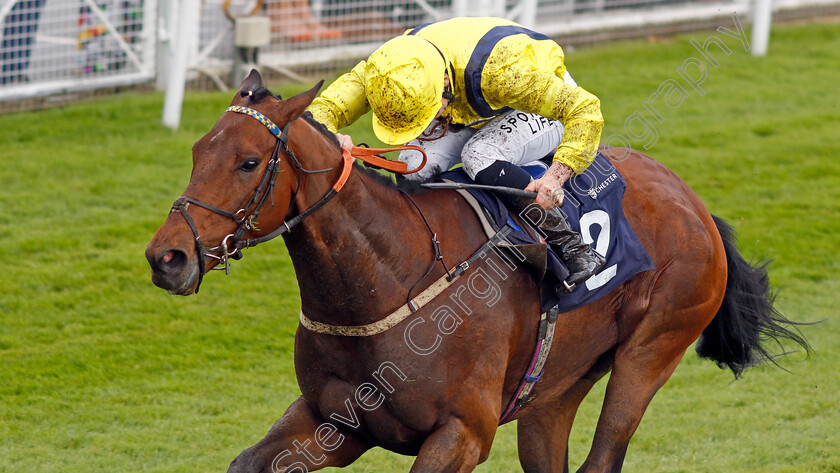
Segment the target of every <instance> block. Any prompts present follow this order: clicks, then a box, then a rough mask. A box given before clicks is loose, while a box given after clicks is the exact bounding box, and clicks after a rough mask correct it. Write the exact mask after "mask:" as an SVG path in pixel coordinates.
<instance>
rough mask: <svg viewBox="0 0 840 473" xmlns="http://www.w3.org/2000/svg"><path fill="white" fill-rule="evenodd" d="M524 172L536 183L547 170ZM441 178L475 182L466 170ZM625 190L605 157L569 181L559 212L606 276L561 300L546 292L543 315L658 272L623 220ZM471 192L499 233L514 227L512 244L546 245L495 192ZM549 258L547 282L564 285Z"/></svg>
mask: <svg viewBox="0 0 840 473" xmlns="http://www.w3.org/2000/svg"><path fill="white" fill-rule="evenodd" d="M525 169H526V170H528V172H530V173H531V174H532V175H533V176H534V177H535V178H537V177H539V176H540V175H542V173H544V172H545V169H546V166H545V165H544V164H543V163H542V162H537V163H535V164H534V165H528V166H525ZM440 178H441V179H445V180H448V181H453V182H461V183H472V180H471V179H470V178H469V176H467V174H466V173H465V172H464V171H463V170H462V169H455V170H452V171H448V172H445V173H443V174H441V176H440ZM626 187H627V184H626V183H625V181H624V178H623V177H622V176H621V174H620V173H619V172H618V170H617V169H616V168H615V166H613V165H612V163H611V162H610V161H609V159H607V158H606V157H604V155H602V154H600V153H599V154H598V156H597V157H596V158H595V161H594V162H593V163H592V165H590V166H589V168H588V169H587V170H586V171H585V172H583V173H581V174H579V175H577V176H575V177H573V178H571V179H569V181H567V182H566V184H565V185H564V187H563V190H564V191H565V193H566V201H565V203H564V204H563V206H562V207H561V208H560V210H561V211H562V212H563V215H564V216H565V217H566V219H567V220H568V222H569V225H570V226H571V228H572V230H574V231H576V232H580V234H581V236H582V237H583V240H584V241H585V242H586V243H589V244H590V245H592V248H593V249H594V250H595V251H597V252H598V253H600V254H601V255H602V256H604V258H606V260H607V262H606V264H605V265H604V266H603V268H601V271H599V272H598V273H597V274H595V275H594V276H592V277H591V278H589V279H588V280H587V281H586V282H584V283H582V284H578V285H577V287H575V288H574V289H573V290H572V292H570V293H567V294H563V295H562V296H560V297H558V296H557V295H556V294H555V293H554V291H543V301H542V308H543V310H547V309H549V308H551V307H553V306H555V305H556V306H557V307H558V309H559V311H560V312H568V311H570V310H573V309H577V308H579V307H582V306H584V305H586V304H589V303H591V302H593V301H595V300H597V299H599V298H601V297H603V296H604V295H606V294H607V293H609V292H610V291H612V290H613V289H615V288H616V287H618V286H619V285H620V284H621V283H623V282H624V281H626V280H627V279H629V278H630V277H632V276H633V275H635V274H637V273H640V272H642V271H648V270H651V269H654V265H653V261H652V260H651V259H650V256H649V255H648V253H647V251H646V250H645V248H644V247H643V246H642V244H641V242H640V241H639V238H638V237H637V236H636V233H635V232H634V231H633V228H632V227H631V226H630V222H628V221H627V217H626V216H625V215H624V210H623V209H622V206H621V202H622V199H623V198H624V190H625V189H626ZM468 192H469V193H470V194H471V195H472V196H473V197H474V198H475V199H476V200H477V201H478V203H479V204H480V205H481V206H482V207H483V208H484V210H485V213H486V214H487V215H488V217H490V220H491V223H493V224H495V225H494V226H495V227H496V229H497V230H498V229H500V228H502V227H503V226H505V225H509V226H510V227H512V228H513V231H512V232H511V233H510V234H509V235H508V236H507V241H508V242H509V243H511V244H513V245H515V246H517V247H524V246H527V245H535V244H543V243H544V242H542V241H538V240H537V239H535V238H534V237H533V236H532V235H533V232H532V231H528V232H526V231H524V230H523V229H522V227H521V226H520V225H518V224H517V223H516V222H515V221H514V220H513V219H512V218H511V216H510V214H509V212H508V210H507V208H505V206H504V204H503V203H502V202H501V201H500V200H499V199H498V198H497V197H496V195H495V194H494V193H492V192H487V191H482V190H477V189H469V191H468ZM545 254H546V256H545V258H546V261H545V264H544V267H545V268H546V274H545V279H546V280H551V279H553V280H554V281H552V283H553V284H558V283H559V282H560V281H563V280H565V279H566V278H567V277H568V275H569V272H568V270H567V269H566V267H565V266H564V265H563V264H562V263H561V262H560V259H559V258H558V257H557V255H555V254H554V252H553V251H551V249H550V248H549V251H548V252H545ZM540 263H541V262H540ZM538 264H539V263H538ZM540 265H541V264H540Z"/></svg>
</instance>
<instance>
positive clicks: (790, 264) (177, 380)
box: [0, 22, 840, 473]
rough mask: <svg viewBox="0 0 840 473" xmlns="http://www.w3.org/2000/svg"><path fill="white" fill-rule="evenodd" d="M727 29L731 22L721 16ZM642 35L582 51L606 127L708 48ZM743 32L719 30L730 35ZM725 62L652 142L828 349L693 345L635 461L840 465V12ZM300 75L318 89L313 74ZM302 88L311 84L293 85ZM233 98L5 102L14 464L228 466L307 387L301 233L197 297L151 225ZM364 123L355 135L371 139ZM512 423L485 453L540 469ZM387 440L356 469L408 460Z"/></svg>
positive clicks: (634, 448)
mask: <svg viewBox="0 0 840 473" xmlns="http://www.w3.org/2000/svg"><path fill="white" fill-rule="evenodd" d="M722 24H724V26H729V25H728V24H725V22H722ZM709 34H711V32H708V33H695V34H692V35H688V36H680V37H677V38H674V39H673V40H669V41H667V42H664V43H663V42H659V43H648V42H642V41H637V42H625V43H619V44H610V45H605V46H601V47H598V48H594V49H589V50H585V51H581V52H578V53H574V54H570V55H569V56H568V58H567V63H568V65H569V68H570V70H571V71H572V73H573V74H574V76H575V78H576V79H577V81H578V82H579V83H580V84H582V85H584V86H585V87H587V88H588V89H590V90H591V91H593V92H594V93H596V94H597V95H598V96H599V97H600V98H601V101H602V106H603V111H604V115H605V118H606V120H607V124H608V125H607V129H606V132H605V135H604V136H605V137H606V136H609V135H611V134H613V133H624V132H623V123H624V120H625V118H626V117H628V116H629V115H630V114H632V113H633V112H634V111H635V110H638V111H639V112H640V113H642V114H643V115H644V116H645V117H646V118H647V119H648V120H651V119H652V118H651V116H650V114H649V113H648V112H646V111H645V109H644V108H643V102H644V101H645V100H647V99H648V97H649V96H650V94H651V93H653V91H655V90H656V88H657V86H658V85H659V84H661V83H662V82H663V81H665V80H666V79H675V80H678V81H679V80H681V79H680V77H679V76H678V74H677V72H676V68H678V67H680V65H681V64H682V63H683V61H684V60H685V59H686V58H688V57H691V56H695V57H698V54H697V52H696V51H695V50H694V49H693V48H692V47H691V45H690V44H689V42H688V40H689V38H692V37H693V38H695V39H698V40H700V41H701V42H702V41H703V39H705V38H706V36H708V35H709ZM719 36H721V35H719ZM721 37H722V38H723V39H725V40H726V43H727V44H728V45H729V46H730V47H731V48H732V50H733V53H732V54H731V55H730V56H724V55H722V54H718V55H717V56H718V60H719V61H720V63H721V65H720V67H718V68H716V69H715V68H709V70H708V76H707V78H706V81H705V83H704V84H703V88H704V89H705V91H706V93H705V95H704V96H702V97H701V96H699V95H698V94H697V93H695V92H694V91H693V90H692V89H690V88H689V87H688V86H687V85H685V84H683V85H684V87H686V89H687V90H688V91H689V92H688V93H689V96H688V97H687V98H686V99H685V101H684V102H683V104H682V105H681V106H680V107H678V108H673V109H668V108H667V107H664V106H662V107H661V109H660V111H661V112H662V113H663V116H664V118H665V121H664V122H663V123H661V124H660V123H658V122H656V123H655V126H656V128H657V131H658V133H659V139H658V142H657V143H656V145H655V146H653V148H651V149H650V150H648V153H649V154H651V155H652V156H654V157H655V158H657V159H659V160H661V161H662V162H664V163H665V164H667V165H668V166H670V167H671V168H672V169H674V170H675V171H676V172H677V173H678V174H679V175H680V176H682V177H683V179H685V180H686V181H687V182H688V183H689V184H690V185H691V186H692V187H693V188H694V189H695V190H696V191H697V192H698V193H699V194H700V196H701V197H702V198H703V200H704V201H705V202H706V204H707V206H708V207H709V209H711V211H712V212H714V213H715V214H717V215H719V216H721V217H723V218H726V219H727V220H728V221H729V222H730V223H732V224H733V225H734V226H735V227H736V229H737V230H738V232H739V234H740V241H741V245H740V247H741V249H742V251H743V252H744V253H745V254H746V255H748V257H750V256H756V257H759V256H768V257H772V258H775V262H774V263H773V265H772V266H771V270H772V271H771V275H772V281H773V283H774V285H776V286H777V287H781V288H782V292H781V295H780V296H779V299H778V306H779V307H780V308H781V309H782V310H783V311H784V312H785V313H786V314H787V315H788V316H789V317H791V318H793V319H797V320H801V321H816V320H825V321H824V322H823V323H821V324H819V325H815V326H808V327H804V328H803V332H804V333H805V335H806V336H807V338H808V339H809V340H810V342H811V343H812V345H813V347H814V349H815V354H814V356H813V357H811V358H810V359H808V360H805V359H804V357H803V356H802V354H801V353H800V354H795V355H792V356H790V357H788V358H787V359H785V360H784V361H783V365H784V366H785V367H787V368H788V369H789V370H790V371H791V373H787V372H785V371H782V370H779V369H777V368H775V367H773V366H762V367H758V368H755V369H753V370H751V371H749V372H748V373H747V374H746V376H745V377H744V378H743V379H741V380H739V381H737V382H732V376H731V374H729V373H728V372H723V371H720V370H718V369H717V368H716V367H715V366H714V365H713V364H712V363H709V362H708V361H701V360H699V359H697V357H696V356H694V354H693V353H689V355H687V356H686V358H685V359H684V361H683V362H682V364H681V365H680V367H679V368H678V369H677V371H676V373H675V374H674V376H673V378H672V379H671V380H670V381H669V382H668V384H666V385H665V387H664V388H663V389H662V390H661V391H660V392H659V394H658V395H657V396H656V398H655V399H654V401H653V403H652V404H651V406H650V408H649V409H648V413H647V415H646V416H645V418H644V419H643V421H642V424H641V426H640V428H639V430H638V432H637V433H636V435H635V437H634V438H633V441H632V443H631V445H630V450H629V453H628V456H627V461H626V468H625V471H628V472H716V473H717V472H727V473H729V472H759V471H760V472H776V473H782V472H790V473H794V472H795V473H802V472H835V473H836V472H840V454H838V452H840V409H839V408H838V407H840V406H838V404H840V403H839V402H838V394H837V393H838V392H840V380H839V379H838V374H837V373H838V369H840V350H838V343H837V341H836V340H837V339H838V338H839V337H840V328H838V322H837V318H836V317H835V313H836V310H837V306H838V305H840V296H838V292H840V276H838V274H837V273H838V270H840V257H838V254H837V253H838V250H840V245H838V238H837V235H838V234H840V219H838V214H840V177H838V176H840V164H838V152H837V144H836V139H837V130H838V129H840V109H838V104H840V92H838V91H840V89H838V87H837V84H838V83H840V69H838V68H837V64H838V63H840V50H838V48H837V44H840V25H837V24H809V25H798V26H777V27H774V30H773V38H772V42H771V48H770V52H769V55H768V56H767V57H765V58H755V57H752V56H750V55H748V54H745V53H744V51H743V49H738V48H739V47H740V45H739V44H738V42H737V41H735V40H734V39H731V38H726V37H723V36H721ZM301 88H302V87H297V88H296V90H300V89H301ZM279 89H282V92H283V93H284V95H288V93H289V92H291V89H289V88H286V87H281V88H279ZM230 95H231V94H220V93H191V94H188V95H187V99H186V102H185V104H184V117H183V126H182V128H181V130H180V131H178V132H172V131H169V130H167V129H165V128H163V127H162V126H161V125H160V113H161V109H162V96H161V95H159V94H153V95H133V94H128V95H123V96H119V97H116V98H112V99H107V100H100V101H94V102H88V103H84V104H78V105H73V106H68V107H65V108H61V109H53V110H48V111H41V112H33V113H16V114H10V115H4V116H0V130H3V131H2V132H1V133H0V149H2V167H0V209H2V212H0V261H2V262H3V264H4V268H3V270H2V271H0V287H2V293H1V294H0V399H2V400H1V401H0V471H4V472H24V471H27V472H28V471H72V472H76V471H85V472H87V473H98V472H106V471H107V472H112V471H143V472H196V471H199V472H204V471H206V472H220V471H225V470H226V469H227V465H228V463H229V462H230V460H232V459H233V458H234V457H235V456H236V455H237V454H238V453H239V452H240V451H241V450H242V449H244V448H245V447H247V446H250V445H252V444H253V443H255V442H256V441H257V440H259V439H260V438H262V436H263V435H264V434H265V432H266V431H267V430H268V428H269V426H270V425H271V424H272V422H273V421H274V420H275V419H276V418H277V417H279V415H280V414H282V412H283V411H284V410H285V408H286V406H287V405H288V404H289V403H290V402H291V401H292V400H293V399H295V398H296V397H297V396H298V388H297V385H296V381H295V378H294V373H293V366H292V349H293V336H294V331H295V328H296V325H297V323H296V315H297V309H298V304H299V298H298V293H297V285H296V283H295V280H294V275H293V272H292V269H291V263H290V260H289V257H288V255H287V254H286V252H285V249H284V248H283V244H282V241H280V240H276V241H275V242H273V243H272V244H269V245H265V246H264V247H260V248H258V249H255V250H251V251H250V252H249V254H248V258H246V259H244V260H242V261H240V262H237V263H236V264H235V266H234V272H233V274H232V275H231V276H229V277H224V276H223V275H222V273H214V274H211V275H210V276H209V277H207V278H206V279H205V283H204V285H203V286H202V291H201V293H200V294H199V295H198V296H192V297H188V298H180V297H173V296H168V295H167V294H165V293H164V291H161V290H160V289H157V288H155V287H154V286H153V285H152V284H151V282H150V280H149V270H148V267H147V264H146V262H145V258H144V257H143V251H144V248H145V244H146V242H147V241H148V240H149V239H150V238H151V236H152V234H153V232H154V231H155V229H156V228H157V226H158V225H160V224H161V223H162V222H163V219H164V217H165V215H166V212H167V210H168V209H169V206H170V205H171V202H172V201H173V200H174V199H175V198H176V197H177V196H178V195H179V194H180V192H181V191H182V189H183V188H184V186H185V185H186V183H187V180H188V177H189V171H190V167H191V162H190V147H191V145H192V143H193V142H194V141H195V140H196V139H198V138H199V137H200V136H201V135H202V134H204V133H206V132H207V131H208V130H209V129H210V127H211V126H212V124H213V123H214V122H215V121H216V120H217V119H218V117H219V116H220V114H221V112H222V110H223V109H224V107H225V106H226V105H227V104H228V103H229V101H230ZM366 126H367V127H369V123H368V124H366V123H360V124H358V125H357V126H355V127H354V128H353V130H352V133H353V135H354V136H356V137H357V141H368V142H373V139H372V135H371V133H370V132H369V131H367V129H366V128H365V127H366ZM603 387H604V383H603V382H602V383H599V385H598V386H596V389H595V390H594V391H593V393H592V396H591V397H590V398H589V399H588V400H587V401H586V402H585V403H584V405H583V406H582V408H581V411H580V415H579V417H578V422H577V424H576V426H575V430H574V432H573V437H572V440H571V461H572V464H573V466H577V465H579V464H580V462H582V461H583V458H584V457H585V455H586V452H587V450H588V448H589V444H590V442H591V438H592V433H593V430H594V425H595V422H596V419H597V415H598V409H599V404H600V397H601V396H602V395H603ZM515 450H516V449H515V429H514V428H513V427H512V426H506V427H504V428H502V429H501V430H500V432H499V434H498V436H497V439H496V443H495V445H494V450H493V452H492V454H491V457H490V459H489V460H488V462H487V463H485V464H484V465H482V466H481V467H479V469H478V471H483V472H496V471H518V469H519V468H518V461H517V459H516V453H515ZM410 464H411V458H407V457H400V456H398V455H395V454H391V453H388V452H384V451H382V450H374V451H372V452H370V453H368V454H366V455H365V456H364V457H363V458H362V459H361V460H360V461H359V462H357V463H356V464H355V465H353V466H352V467H351V468H349V471H355V472H390V471H407V470H408V468H409V467H410Z"/></svg>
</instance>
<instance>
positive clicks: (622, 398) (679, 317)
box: [578, 291, 722, 473]
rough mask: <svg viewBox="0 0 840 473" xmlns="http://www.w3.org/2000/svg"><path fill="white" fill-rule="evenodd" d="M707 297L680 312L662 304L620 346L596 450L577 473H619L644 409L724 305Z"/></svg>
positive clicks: (604, 406)
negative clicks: (719, 308) (689, 347)
mask: <svg viewBox="0 0 840 473" xmlns="http://www.w3.org/2000/svg"><path fill="white" fill-rule="evenodd" d="M709 292H711V293H714V292H715V291H709ZM720 296H721V297H722V294H720ZM707 297H708V298H707V299H706V300H705V301H704V302H702V303H699V304H697V305H694V306H690V307H689V308H687V309H682V310H667V309H666V307H667V305H668V304H667V303H666V302H665V301H664V300H660V302H661V303H662V305H660V307H659V309H658V310H656V309H653V308H652V309H649V310H648V312H647V314H646V315H645V319H644V320H643V321H642V322H641V323H640V324H639V326H638V327H637V328H636V329H635V330H634V331H633V333H632V334H631V335H630V336H629V338H628V339H627V340H625V341H623V342H621V343H620V344H619V346H618V349H617V351H616V354H615V360H614V362H613V369H612V374H611V375H610V380H609V382H608V383H607V391H606V395H605V397H604V405H603V407H602V409H601V416H600V418H599V419H598V426H597V427H596V430H595V439H594V440H593V442H592V449H591V450H590V451H589V456H588V457H587V458H586V461H585V462H584V463H583V466H581V468H580V469H579V470H578V473H593V472H598V473H606V472H609V473H618V472H620V471H621V467H622V464H623V462H624V455H625V453H626V452H627V445H628V444H629V443H630V437H632V435H633V433H634V432H635V431H636V428H637V427H638V426H639V422H640V421H641V419H642V415H643V414H644V412H645V409H647V406H648V404H649V403H650V401H651V399H653V396H654V394H656V391H657V390H659V388H660V387H662V385H663V384H665V381H667V380H668V378H669V377H670V376H671V374H672V373H673V372H674V370H675V369H676V367H677V364H678V363H679V362H680V360H681V359H682V356H683V354H684V353H685V350H686V348H688V346H689V345H690V344H691V343H692V342H693V341H694V340H695V339H697V337H698V336H700V333H701V332H702V331H703V328H704V327H705V326H706V325H707V324H708V322H709V321H710V320H711V319H712V317H713V316H714V313H715V311H716V310H717V308H718V306H719V305H720V298H719V297H717V296H716V295H715V294H712V295H710V296H707ZM663 299H667V298H663Z"/></svg>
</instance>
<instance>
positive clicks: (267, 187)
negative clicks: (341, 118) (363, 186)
mask: <svg viewBox="0 0 840 473" xmlns="http://www.w3.org/2000/svg"><path fill="white" fill-rule="evenodd" d="M226 112H235V113H242V114H245V115H248V116H250V117H253V118H255V119H257V120H258V121H259V122H260V123H262V124H263V125H264V126H265V127H266V128H267V129H268V131H270V132H271V134H272V135H274V136H275V137H276V138H277V143H276V144H275V146H274V151H273V152H272V153H271V159H269V161H268V164H267V165H266V168H265V172H264V173H263V176H262V179H261V180H260V183H259V184H258V185H257V187H256V189H254V194H253V196H251V198H250V199H249V200H248V201H247V203H246V204H245V206H244V207H242V208H241V209H239V210H237V211H236V212H229V211H227V210H224V209H220V208H218V207H216V206H214V205H211V204H208V203H206V202H202V201H200V200H198V199H193V198H192V197H187V196H185V195H182V196H181V197H179V198H178V199H176V200H175V203H173V204H172V208H171V209H170V211H169V213H180V214H181V215H182V216H183V217H184V220H185V221H186V222H187V225H188V226H189V227H190V230H192V233H193V236H194V237H195V250H196V253H198V283H197V284H196V286H195V292H196V293H198V289H199V287H200V286H201V281H202V280H203V278H204V273H205V268H206V265H205V262H204V259H205V258H208V257H209V258H213V259H216V260H218V261H219V264H218V265H217V266H216V267H215V268H213V269H218V270H224V271H225V273H226V274H230V260H231V259H234V260H238V259H241V258H242V251H241V250H242V249H243V248H250V247H253V246H257V245H259V244H260V243H265V242H267V241H269V240H272V239H274V238H277V237H278V236H280V235H282V234H284V233H289V232H291V231H292V228H294V227H295V226H296V225H298V224H299V223H300V222H302V221H303V220H304V219H305V218H306V217H308V216H310V215H312V213H313V212H315V211H316V210H318V209H320V208H321V207H323V206H324V204H326V203H327V202H329V201H330V199H332V198H333V197H335V195H336V194H338V192H339V191H340V190H341V189H342V188H343V187H344V184H345V183H346V182H347V179H348V178H349V177H350V172H351V171H352V170H353V163H354V162H355V158H356V157H358V158H359V159H362V160H363V161H366V162H368V163H371V164H374V165H376V166H379V167H381V168H383V169H386V170H389V171H392V172H397V173H400V174H411V173H415V172H418V171H419V170H420V169H422V168H423V166H425V165H426V153H425V151H424V150H423V149H422V148H421V147H419V146H411V145H408V146H400V147H396V148H391V149H373V148H356V147H354V148H353V153H350V152H349V151H347V150H345V149H342V153H341V157H342V169H341V174H340V175H339V176H338V179H337V180H336V182H335V184H333V186H332V187H331V188H330V190H329V191H327V193H326V194H324V196H323V197H321V199H320V200H318V202H315V204H313V205H312V206H311V207H309V208H308V209H306V210H304V211H303V212H300V213H299V214H298V215H296V216H294V217H292V218H290V219H287V220H284V221H283V223H282V224H281V225H280V226H279V227H278V228H277V229H276V230H274V231H273V232H271V233H268V234H266V235H263V236H260V237H256V238H249V239H243V237H244V236H245V233H246V232H248V231H249V230H252V229H253V230H257V231H259V229H258V228H257V217H258V216H259V214H260V210H261V209H262V207H263V205H265V202H266V200H268V197H269V196H271V197H272V201H271V205H272V206H273V205H274V185H275V183H276V181H277V174H278V173H279V172H280V159H281V153H280V152H281V150H282V152H283V153H282V154H284V155H285V156H286V157H287V158H288V160H289V161H290V162H291V163H292V165H293V166H294V167H295V169H297V171H298V172H297V180H298V182H297V187H296V188H297V189H298V190H299V189H300V186H301V178H302V176H303V174H318V173H323V172H329V171H332V170H333V169H334V168H327V169H316V170H310V169H306V168H304V167H303V165H302V164H301V163H300V161H299V160H298V159H297V156H295V153H294V151H292V149H291V148H289V126H290V125H291V123H292V121H293V120H290V121H289V122H287V123H286V126H284V127H283V130H282V131H281V130H280V127H278V126H277V125H276V124H274V122H272V121H271V119H269V118H268V117H266V116H265V115H263V114H262V113H260V112H258V111H256V110H254V109H253V108H248V107H243V106H239V105H234V106H231V107H228V108H227V110H226ZM404 149H411V150H415V151H419V152H420V153H422V155H423V161H422V163H421V164H420V166H418V167H417V168H416V169H413V170H411V171H409V170H408V169H407V165H406V163H404V162H395V161H390V160H388V159H385V158H382V157H379V156H377V155H376V154H374V153H382V152H388V151H397V150H404ZM295 200H297V191H296V192H295V194H294V196H293V197H292V201H291V203H290V206H291V204H292V203H294V202H295ZM190 204H194V205H197V206H199V207H201V208H204V209H207V210H209V211H211V212H214V213H216V214H218V215H221V216H223V217H226V218H228V219H230V220H232V221H233V223H235V224H236V230H234V231H233V233H230V234H228V235H227V236H225V237H224V238H223V239H222V243H221V244H220V245H219V246H215V247H213V248H205V247H204V243H203V242H202V241H201V236H200V235H199V234H198V227H196V225H195V222H194V221H193V219H192V217H191V216H190V214H189V211H188V208H189V205H190Z"/></svg>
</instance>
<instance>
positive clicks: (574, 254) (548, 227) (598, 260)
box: [540, 210, 607, 291]
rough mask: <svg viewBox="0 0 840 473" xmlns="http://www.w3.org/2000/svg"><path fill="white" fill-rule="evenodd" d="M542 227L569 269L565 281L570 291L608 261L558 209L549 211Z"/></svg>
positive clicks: (546, 238) (547, 238) (548, 240)
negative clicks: (573, 228) (585, 240)
mask: <svg viewBox="0 0 840 473" xmlns="http://www.w3.org/2000/svg"><path fill="white" fill-rule="evenodd" d="M540 229H541V230H543V231H544V232H545V235H546V237H545V240H546V242H547V243H548V244H549V245H551V246H553V247H554V249H555V250H556V251H555V253H557V255H558V256H559V257H560V260H561V261H563V264H565V265H566V268H568V270H569V277H568V278H566V281H564V283H565V284H564V285H565V286H566V290H568V291H571V290H572V289H573V288H574V286H575V285H576V284H580V283H582V282H584V281H586V280H587V279H589V278H590V277H592V276H594V275H595V273H597V272H598V270H600V269H601V267H603V266H604V263H606V262H607V260H606V259H604V257H603V256H601V255H600V254H598V253H597V252H596V251H595V250H593V249H592V247H591V246H589V245H588V244H586V243H584V242H583V238H581V236H580V233H578V232H576V231H574V230H572V228H571V227H570V226H569V222H568V221H566V219H565V218H564V217H563V216H562V215H560V213H559V212H557V211H554V210H552V211H549V212H547V215H546V219H545V222H543V224H542V225H541V226H540Z"/></svg>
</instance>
